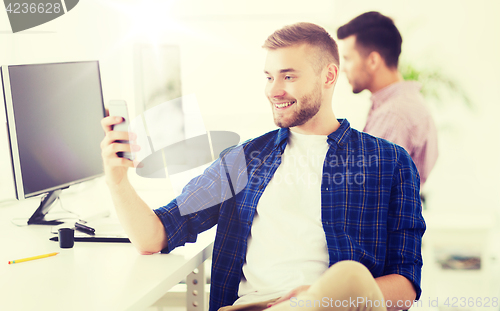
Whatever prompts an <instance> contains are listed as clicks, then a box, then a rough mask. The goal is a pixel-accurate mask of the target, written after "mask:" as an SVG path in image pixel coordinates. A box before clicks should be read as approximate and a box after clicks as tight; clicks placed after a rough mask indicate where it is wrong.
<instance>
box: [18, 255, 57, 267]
mask: <svg viewBox="0 0 500 311" xmlns="http://www.w3.org/2000/svg"><path fill="white" fill-rule="evenodd" d="M57 254H59V253H50V254H45V255H38V256H33V257H28V258H23V259H17V260H12V261H9V265H10V264H14V263H20V262H25V261H30V260H35V259H40V258H46V257H51V256H55V255H57Z"/></svg>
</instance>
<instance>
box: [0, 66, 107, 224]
mask: <svg viewBox="0 0 500 311" xmlns="http://www.w3.org/2000/svg"><path fill="white" fill-rule="evenodd" d="M1 74H2V84H3V95H4V99H5V101H4V102H5V108H6V115H7V128H8V135H9V143H10V151H11V158H12V169H13V172H14V185H15V190H16V197H17V199H18V200H24V199H26V198H29V197H33V196H37V195H41V194H46V195H45V197H43V198H42V202H41V203H40V206H39V207H38V209H37V210H36V211H35V213H34V214H33V216H31V218H30V219H29V220H28V224H46V225H55V224H59V223H61V222H60V221H57V220H55V221H54V220H52V221H49V220H45V219H44V218H45V215H46V214H47V213H48V211H49V209H50V208H51V205H52V204H53V203H54V202H55V201H56V200H57V198H58V197H59V194H60V193H61V190H62V189H65V188H68V187H69V186H70V185H73V184H76V183H80V182H83V181H87V180H90V179H93V178H96V177H99V176H101V175H103V165H102V158H101V150H100V142H101V140H102V139H103V138H104V132H103V130H102V128H101V125H100V122H101V119H102V118H103V117H104V116H105V108H104V103H103V97H102V88H101V77H100V72H99V63H98V62H97V61H82V62H69V63H51V64H30V65H12V66H2V70H1Z"/></svg>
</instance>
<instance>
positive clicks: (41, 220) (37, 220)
mask: <svg viewBox="0 0 500 311" xmlns="http://www.w3.org/2000/svg"><path fill="white" fill-rule="evenodd" d="M61 191H62V189H58V190H54V191H50V192H49V193H47V195H46V196H45V197H44V198H42V201H41V202H40V206H38V208H37V209H36V211H35V212H34V213H33V215H32V216H31V217H30V219H29V220H28V225H48V226H56V225H60V224H62V223H64V222H62V221H59V220H46V219H45V215H47V213H48V212H49V210H50V209H51V208H52V204H53V203H54V202H55V201H56V200H57V198H59V194H60V193H61Z"/></svg>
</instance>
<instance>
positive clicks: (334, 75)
mask: <svg viewBox="0 0 500 311" xmlns="http://www.w3.org/2000/svg"><path fill="white" fill-rule="evenodd" d="M338 77H339V66H337V65H335V64H334V63H330V64H329V65H328V66H327V67H326V79H325V86H326V88H331V87H334V86H335V83H336V82H337V79H338Z"/></svg>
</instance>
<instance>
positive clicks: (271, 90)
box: [266, 81, 285, 98]
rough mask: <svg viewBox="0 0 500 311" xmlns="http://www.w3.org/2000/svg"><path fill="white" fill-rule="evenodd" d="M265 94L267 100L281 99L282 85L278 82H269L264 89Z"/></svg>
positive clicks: (282, 94)
mask: <svg viewBox="0 0 500 311" xmlns="http://www.w3.org/2000/svg"><path fill="white" fill-rule="evenodd" d="M266 93H267V94H266V95H267V97H269V98H273V97H283V96H284V95H285V89H284V87H283V83H280V82H279V81H273V82H269V84H268V85H267V87H266Z"/></svg>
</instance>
